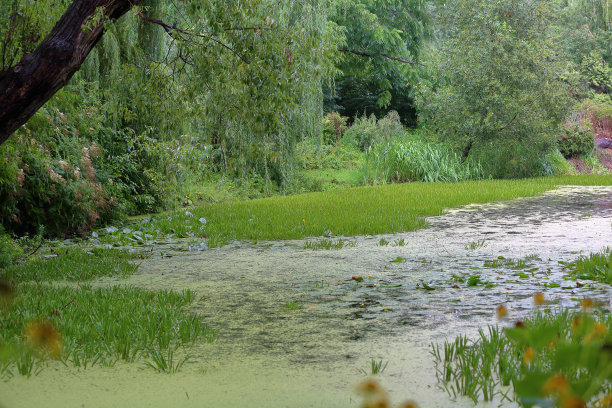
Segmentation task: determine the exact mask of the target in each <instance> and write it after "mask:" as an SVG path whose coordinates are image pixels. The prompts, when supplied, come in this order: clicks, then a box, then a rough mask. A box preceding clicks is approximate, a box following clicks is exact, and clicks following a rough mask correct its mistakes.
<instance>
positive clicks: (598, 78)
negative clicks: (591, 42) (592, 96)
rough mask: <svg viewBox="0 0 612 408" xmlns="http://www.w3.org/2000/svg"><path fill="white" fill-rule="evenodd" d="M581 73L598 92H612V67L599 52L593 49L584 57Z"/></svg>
mask: <svg viewBox="0 0 612 408" xmlns="http://www.w3.org/2000/svg"><path fill="white" fill-rule="evenodd" d="M580 75H581V76H582V77H583V78H584V80H585V81H586V82H587V83H588V85H589V86H590V87H591V88H592V89H594V90H595V91H596V92H599V93H609V92H612V69H610V67H609V66H608V64H607V63H606V61H605V60H604V59H603V58H602V56H601V54H600V53H599V52H597V51H592V52H591V53H590V54H589V55H587V56H586V57H584V59H583V60H582V64H581V66H580Z"/></svg>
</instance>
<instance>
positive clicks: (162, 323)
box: [0, 283, 213, 378]
mask: <svg viewBox="0 0 612 408" xmlns="http://www.w3.org/2000/svg"><path fill="white" fill-rule="evenodd" d="M16 291H17V296H16V297H15V300H14V302H13V303H12V304H11V305H10V306H9V307H8V308H6V310H5V311H4V319H3V320H2V321H1V322H0V327H1V328H2V330H0V345H1V348H0V350H2V351H4V353H0V355H3V358H0V373H1V375H2V377H4V378H10V377H11V376H13V375H14V372H15V371H17V372H19V373H20V374H23V375H30V374H31V373H32V372H35V371H36V368H37V367H40V366H42V365H43V361H44V358H45V357H49V353H44V352H43V353H41V350H43V351H44V349H49V348H51V349H52V351H53V352H52V353H50V356H51V357H54V358H57V359H59V360H61V361H63V362H65V363H67V362H70V363H72V364H73V365H74V366H76V367H84V368H86V367H87V366H92V365H94V364H102V365H104V366H112V365H113V364H114V363H115V362H116V361H117V360H124V361H127V362H134V361H136V360H138V359H139V358H141V357H149V356H159V355H164V353H166V356H172V353H173V352H174V350H175V349H176V348H177V347H181V346H186V345H188V344H191V343H193V342H194V341H196V340H198V339H201V338H204V339H207V340H212V338H213V334H212V331H211V330H210V329H209V328H208V327H207V326H206V325H205V324H204V323H202V321H201V319H200V318H199V317H198V316H197V315H195V314H192V313H187V312H185V310H184V309H185V307H186V306H187V305H189V304H190V303H191V302H192V300H193V296H194V295H193V293H192V292H190V291H182V292H173V291H160V292H149V291H145V290H142V289H137V288H133V287H119V286H115V287H111V288H94V287H91V286H89V285H83V286H78V287H76V288H75V287H57V286H53V285H50V284H40V285H39V284H35V283H24V284H21V285H19V286H18V287H17V289H16ZM32 322H34V327H37V326H36V325H38V324H39V323H36V322H44V325H48V326H49V327H51V328H50V329H45V330H46V331H47V332H53V330H56V331H57V334H56V336H57V338H58V339H59V340H57V342H58V344H53V345H49V344H47V343H48V341H49V337H50V336H49V335H44V333H43V334H41V335H40V336H39V337H41V342H42V344H37V343H36V342H34V344H33V342H31V341H28V337H27V332H28V327H32V326H31V325H32ZM41 324H42V323H41ZM38 330H40V329H38ZM24 333H26V335H25V339H26V341H25V342H24ZM39 343H40V342H39ZM168 353H170V354H168ZM24 362H30V363H31V364H28V365H24ZM170 366H172V367H176V364H174V365H172V364H170Z"/></svg>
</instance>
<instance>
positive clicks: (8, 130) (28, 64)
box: [0, 0, 140, 144]
mask: <svg viewBox="0 0 612 408" xmlns="http://www.w3.org/2000/svg"><path fill="white" fill-rule="evenodd" d="M139 2H140V0H74V1H73V2H72V4H71V5H70V6H69V7H68V9H67V10H66V12H65V13H64V15H63V16H62V17H61V18H60V20H59V21H58V22H57V23H56V24H55V27H53V29H52V30H51V32H50V33H49V35H47V36H46V37H45V39H44V40H43V41H42V42H41V43H40V45H39V46H38V47H37V48H36V49H35V50H34V52H32V53H31V54H27V55H25V56H24V57H23V58H22V59H21V61H20V62H19V63H18V64H17V65H15V66H14V67H13V68H11V69H10V70H8V71H4V72H0V144H2V143H4V142H5V141H6V140H7V139H8V138H9V136H10V135H11V134H13V132H15V130H17V129H18V128H19V127H20V126H21V125H23V124H24V123H26V122H27V121H28V119H30V117H32V115H34V113H36V111H37V110H38V109H40V107H41V106H42V105H44V103H45V102H47V101H48V100H49V99H50V98H51V97H52V96H53V95H54V94H55V93H56V92H57V91H58V90H60V89H61V88H62V87H63V86H64V85H66V84H67V83H68V81H69V80H70V78H71V77H72V75H74V73H75V72H76V71H78V70H79V68H80V67H81V64H82V63H83V61H85V58H86V57H87V55H88V54H89V52H90V51H91V49H92V48H93V47H94V45H96V43H97V42H98V40H99V39H100V38H101V37H102V34H104V23H105V22H107V21H108V20H109V19H117V18H119V17H121V16H122V15H123V14H125V13H126V12H127V11H128V10H129V9H130V8H131V7H132V6H133V5H135V4H137V3H139Z"/></svg>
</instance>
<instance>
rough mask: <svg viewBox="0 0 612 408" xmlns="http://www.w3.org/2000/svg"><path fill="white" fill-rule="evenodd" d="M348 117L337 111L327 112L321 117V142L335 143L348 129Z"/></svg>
mask: <svg viewBox="0 0 612 408" xmlns="http://www.w3.org/2000/svg"><path fill="white" fill-rule="evenodd" d="M347 120H348V118H347V117H346V116H341V115H340V114H339V113H338V112H329V113H328V114H327V115H325V116H324V117H323V143H325V144H336V143H337V142H338V141H339V140H340V139H342V136H344V133H345V132H346V130H347V129H348V126H347V124H346V122H347Z"/></svg>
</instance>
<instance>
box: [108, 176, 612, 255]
mask: <svg viewBox="0 0 612 408" xmlns="http://www.w3.org/2000/svg"><path fill="white" fill-rule="evenodd" d="M559 185H612V177H610V176H595V175H585V176H568V177H551V178H536V179H523V180H483V181H467V182H461V183H420V182H419V183H405V184H393V185H379V186H368V187H356V188H348V189H344V190H334V191H327V192H318V193H308V194H300V195H293V196H281V197H271V198H264V199H258V200H251V201H240V202H229V203H217V204H210V205H205V206H202V207H197V208H195V207H191V208H189V209H188V210H185V209H183V210H177V211H173V212H168V213H163V214H161V215H159V216H156V217H154V218H153V219H152V220H151V221H150V222H148V223H144V224H142V226H141V227H139V228H140V229H141V230H142V231H143V233H148V234H150V235H152V236H157V235H159V234H173V235H175V236H177V237H192V238H196V239H198V238H202V239H203V238H208V243H209V246H216V245H222V244H223V243H225V242H227V241H228V240H231V239H238V240H241V239H242V240H275V239H298V238H304V237H314V236H322V235H329V234H332V235H337V236H352V235H365V234H381V233H393V232H401V231H413V230H416V229H418V228H423V227H425V226H426V222H425V220H424V217H426V216H433V215H439V214H441V213H443V211H444V210H445V209H447V208H453V207H459V206H463V205H466V204H471V203H486V202H493V201H499V200H511V199H515V198H519V197H532V196H537V195H540V194H542V193H544V192H545V191H548V190H551V189H553V188H555V187H556V186H559ZM108 242H113V241H112V240H109V241H108Z"/></svg>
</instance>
